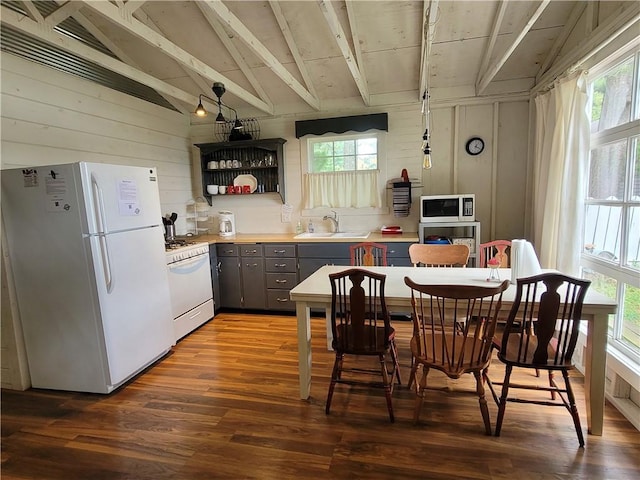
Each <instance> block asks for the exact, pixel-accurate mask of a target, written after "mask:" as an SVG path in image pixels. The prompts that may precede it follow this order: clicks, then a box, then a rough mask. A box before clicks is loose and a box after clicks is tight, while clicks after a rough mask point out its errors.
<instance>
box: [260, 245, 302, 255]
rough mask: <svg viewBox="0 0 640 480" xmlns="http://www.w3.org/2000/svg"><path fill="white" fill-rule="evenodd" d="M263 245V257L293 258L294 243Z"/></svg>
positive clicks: (294, 253) (294, 251)
mask: <svg viewBox="0 0 640 480" xmlns="http://www.w3.org/2000/svg"><path fill="white" fill-rule="evenodd" d="M263 247H264V256H265V257H275V258H280V257H289V258H295V256H296V246H295V245H276V244H271V243H269V244H266V245H263Z"/></svg>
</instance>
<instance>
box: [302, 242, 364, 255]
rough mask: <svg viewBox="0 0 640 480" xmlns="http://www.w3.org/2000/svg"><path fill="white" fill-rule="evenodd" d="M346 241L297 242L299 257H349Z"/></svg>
mask: <svg viewBox="0 0 640 480" xmlns="http://www.w3.org/2000/svg"><path fill="white" fill-rule="evenodd" d="M350 256H351V254H350V252H349V244H348V243H299V244H298V257H300V258H350Z"/></svg>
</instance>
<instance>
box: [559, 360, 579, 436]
mask: <svg viewBox="0 0 640 480" xmlns="http://www.w3.org/2000/svg"><path fill="white" fill-rule="evenodd" d="M562 376H563V377H564V384H565V386H566V387H567V398H568V400H569V406H570V408H569V413H570V414H571V417H572V418H573V424H574V425H575V427H576V433H577V434H578V442H579V443H580V448H584V437H583V436H582V427H581V426H580V415H578V409H577V408H576V398H575V396H574V395H573V389H572V388H571V382H570V381H569V372H567V371H566V370H562Z"/></svg>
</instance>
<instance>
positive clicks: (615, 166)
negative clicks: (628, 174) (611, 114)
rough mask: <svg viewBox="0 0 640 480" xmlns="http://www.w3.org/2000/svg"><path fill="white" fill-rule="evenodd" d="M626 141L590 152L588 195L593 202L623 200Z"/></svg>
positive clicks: (603, 146)
mask: <svg viewBox="0 0 640 480" xmlns="http://www.w3.org/2000/svg"><path fill="white" fill-rule="evenodd" d="M626 164H627V139H624V140H621V141H619V142H613V143H608V144H607V145H602V146H600V147H597V148H594V149H593V150H591V163H590V166H589V193H588V196H589V198H590V199H594V200H607V199H608V200H622V199H624V182H625V170H626Z"/></svg>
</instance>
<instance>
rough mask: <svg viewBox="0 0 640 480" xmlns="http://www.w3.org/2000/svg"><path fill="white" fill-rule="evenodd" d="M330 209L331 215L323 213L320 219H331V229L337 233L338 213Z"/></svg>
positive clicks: (338, 225) (338, 228)
mask: <svg viewBox="0 0 640 480" xmlns="http://www.w3.org/2000/svg"><path fill="white" fill-rule="evenodd" d="M331 211H332V212H333V216H329V215H325V216H324V217H322V220H331V223H333V231H334V232H336V233H337V232H339V231H340V221H339V220H338V214H337V213H336V211H335V210H331Z"/></svg>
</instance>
